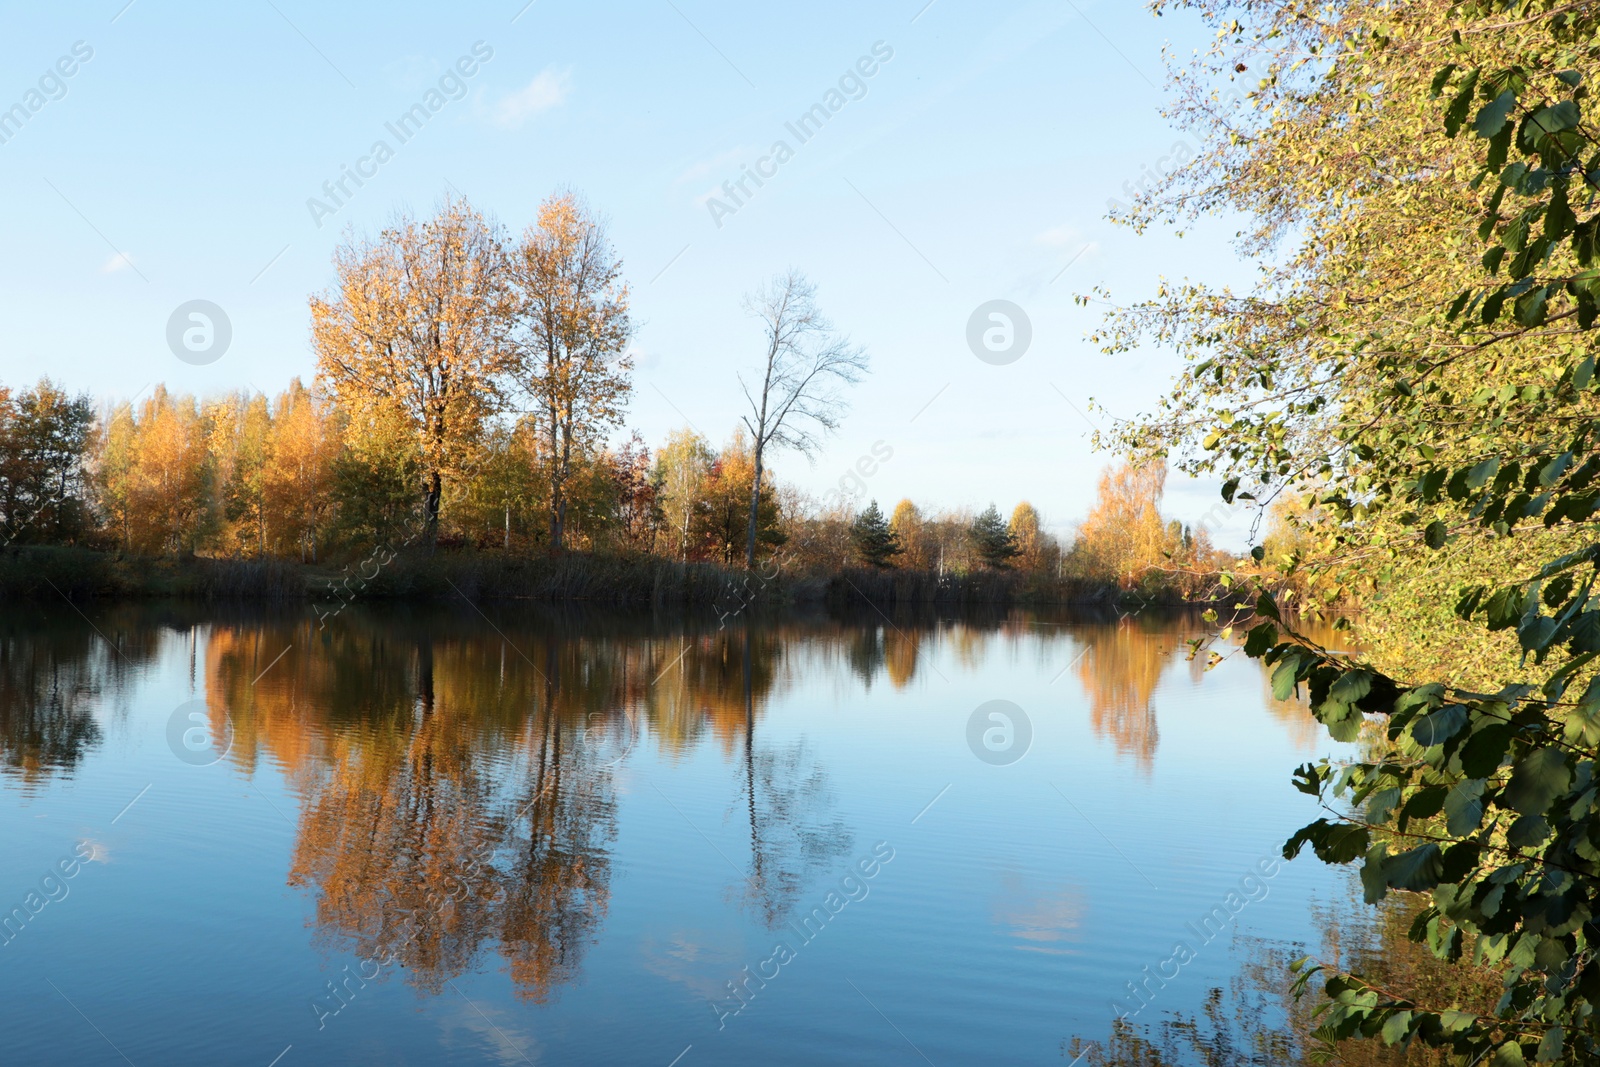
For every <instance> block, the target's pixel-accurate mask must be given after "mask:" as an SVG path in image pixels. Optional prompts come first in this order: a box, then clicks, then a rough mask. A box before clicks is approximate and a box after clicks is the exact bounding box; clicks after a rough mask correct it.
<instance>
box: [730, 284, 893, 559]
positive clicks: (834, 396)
mask: <svg viewBox="0 0 1600 1067" xmlns="http://www.w3.org/2000/svg"><path fill="white" fill-rule="evenodd" d="M745 309H746V310H747V311H748V312H749V313H750V314H752V315H753V316H755V317H756V318H758V319H760V320H761V325H762V328H763V331H764V332H765V335H766V355H765V356H764V358H763V359H762V361H761V364H760V368H759V371H758V378H756V379H754V381H755V384H754V385H753V386H752V383H751V382H747V381H745V378H744V375H740V376H739V385H740V386H741V387H742V388H743V389H744V395H745V400H746V401H747V402H748V403H749V405H750V413H749V414H747V415H745V416H743V422H744V425H745V428H746V429H747V430H749V431H750V438H751V444H752V448H753V451H754V456H755V477H754V478H753V479H752V481H751V484H750V517H749V528H748V532H747V536H746V540H745V566H746V567H754V566H755V564H756V535H757V518H758V513H759V510H760V506H761V479H762V476H763V474H764V473H765V470H766V466H765V464H766V459H767V454H768V451H769V450H770V449H785V448H787V449H792V450H793V451H796V452H799V453H800V454H801V455H803V456H805V457H806V458H807V459H811V460H814V459H815V458H816V454H817V452H818V451H819V450H820V449H821V447H822V439H823V438H824V437H825V436H826V435H828V434H830V433H832V432H833V431H835V430H836V429H838V427H839V421H840V420H841V419H842V418H843V417H844V414H845V412H846V411H847V410H848V404H847V403H846V401H845V398H844V387H845V386H847V385H854V384H855V383H857V382H859V381H860V380H861V379H862V378H863V377H864V376H865V375H866V373H867V353H866V349H864V348H862V347H861V346H859V345H853V344H851V343H850V339H849V338H848V337H845V336H842V335H839V334H837V333H835V332H834V328H833V323H832V322H830V321H829V320H828V319H827V318H826V317H825V316H824V315H823V314H822V312H821V311H820V310H819V309H818V308H817V303H816V287H815V286H814V285H812V284H811V282H809V281H807V280H806V277H805V275H803V274H801V273H800V272H799V271H797V270H795V269H794V268H792V267H791V268H790V269H789V270H788V271H786V272H784V273H783V274H779V275H778V276H776V277H775V278H773V279H772V280H771V281H770V282H768V283H767V284H766V285H765V286H763V287H762V288H761V289H759V290H757V291H756V292H755V293H753V294H751V295H750V296H748V297H746V298H745Z"/></svg>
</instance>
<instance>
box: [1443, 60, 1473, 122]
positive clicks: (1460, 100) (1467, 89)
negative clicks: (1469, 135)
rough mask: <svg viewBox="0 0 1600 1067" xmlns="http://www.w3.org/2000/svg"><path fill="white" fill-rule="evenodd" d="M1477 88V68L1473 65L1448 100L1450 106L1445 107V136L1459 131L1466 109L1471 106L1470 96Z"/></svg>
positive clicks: (1465, 115) (1465, 118) (1465, 116)
mask: <svg viewBox="0 0 1600 1067" xmlns="http://www.w3.org/2000/svg"><path fill="white" fill-rule="evenodd" d="M1477 89H1478V68H1477V67H1473V68H1472V69H1471V70H1469V71H1467V76H1466V77H1465V78H1463V79H1462V80H1461V88H1459V89H1457V90H1456V95H1455V97H1454V98H1453V99H1452V100H1451V101H1450V106H1449V107H1447V108H1446V109H1445V113H1444V132H1445V136H1447V137H1454V136H1455V135H1456V134H1458V133H1460V132H1461V124H1462V123H1464V122H1466V121H1467V110H1468V109H1469V108H1470V107H1471V106H1472V97H1473V94H1474V93H1476V92H1477Z"/></svg>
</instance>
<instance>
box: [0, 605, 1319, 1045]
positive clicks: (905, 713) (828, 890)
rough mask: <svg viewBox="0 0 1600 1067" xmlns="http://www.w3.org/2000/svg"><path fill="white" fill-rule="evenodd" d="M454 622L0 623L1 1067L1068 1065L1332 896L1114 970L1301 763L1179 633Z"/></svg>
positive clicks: (1178, 926)
mask: <svg viewBox="0 0 1600 1067" xmlns="http://www.w3.org/2000/svg"><path fill="white" fill-rule="evenodd" d="M486 610H487V614H480V613H479V612H477V611H476V610H475V609H473V608H471V607H469V606H466V605H460V606H458V607H455V608H431V609H417V608H396V607H386V608H383V609H382V610H372V609H363V608H356V607H352V608H350V609H348V610H347V611H345V612H344V613H343V614H341V615H340V616H338V617H337V618H334V619H332V620H330V621H329V623H328V625H327V626H326V627H325V628H319V627H318V625H317V623H316V620H315V618H314V617H313V616H310V615H308V614H301V613H290V612H286V613H282V614H271V613H261V612H253V611H252V612H246V611H229V610H208V609H203V608H197V607H193V606H163V605H117V606H111V605H98V606H89V607H86V608H85V612H86V617H83V616H80V615H78V614H77V613H76V612H74V611H73V610H72V609H71V608H70V607H68V606H65V605H56V606H48V605H46V606H27V607H21V608H13V609H11V610H10V611H9V612H8V614H7V616H6V618H5V619H4V620H3V622H0V818H3V820H4V822H3V825H4V826H5V827H6V832H5V841H6V847H5V848H4V849H3V850H0V909H3V910H4V912H6V913H8V916H9V917H6V925H5V928H4V933H3V934H0V942H3V944H0V993H3V998H0V1004H3V1005H4V1008H0V1013H3V1016H4V1018H5V1022H6V1023H7V1026H6V1031H7V1038H6V1045H7V1055H6V1057H5V1061H6V1062H19V1063H36V1062H41V1063H42V1062H64V1063H74V1064H98V1063H106V1064H120V1063H124V1062H132V1063H134V1064H138V1065H140V1067H143V1065H145V1064H169V1065H179V1064H191V1063H192V1064H216V1063H240V1064H261V1065H263V1067H264V1065H267V1064H269V1063H272V1062H273V1061H274V1057H278V1056H282V1059H281V1060H279V1061H278V1063H279V1064H281V1067H294V1065H296V1064H302V1063H304V1064H312V1063H344V1062H359V1063H367V1062H371V1063H380V1062H381V1063H394V1064H442V1063H503V1064H518V1063H534V1064H541V1063H550V1064H589V1063H594V1064H602V1063H640V1064H659V1065H661V1067H667V1065H669V1064H673V1063H677V1064H678V1065H680V1067H694V1065H697V1064H748V1063H757V1062H759V1063H764V1064H790V1063H793V1064H803V1063H804V1064H809V1063H817V1062H828V1063H845V1064H849V1063H859V1064H895V1063H905V1064H917V1063H927V1062H931V1063H934V1064H938V1065H940V1067H943V1065H945V1064H959V1063H980V1062H982V1063H990V1062H1005V1063H1048V1062H1057V1063H1066V1062H1070V1060H1071V1055H1064V1051H1065V1050H1067V1049H1068V1048H1069V1047H1072V1046H1071V1045H1070V1043H1071V1042H1072V1040H1073V1039H1074V1038H1080V1039H1082V1040H1087V1041H1091V1042H1103V1041H1104V1040H1105V1038H1106V1035H1107V1034H1108V1033H1109V1032H1110V1028H1111V1022H1112V1018H1113V1010H1114V1008H1113V1001H1114V1000H1115V999H1116V998H1118V997H1121V998H1122V1001H1123V1003H1124V1006H1126V1004H1127V1002H1128V993H1127V991H1126V988H1125V987H1126V986H1127V985H1128V984H1129V983H1136V982H1144V983H1145V985H1144V988H1145V990H1146V995H1147V998H1148V1000H1149V1004H1148V1007H1146V1008H1145V1009H1144V1010H1143V1011H1142V1012H1141V1014H1140V1016H1139V1017H1138V1018H1139V1020H1140V1021H1141V1022H1142V1021H1144V1020H1155V1019H1157V1018H1159V1017H1160V1016H1162V1014H1163V1013H1190V1014H1193V1013H1195V1012H1197V1011H1199V1010H1201V1009H1202V1008H1203V1006H1204V1004H1205V1002H1206V998H1207V995H1208V991H1209V990H1211V989H1212V988H1213V987H1227V986H1228V984H1229V983H1230V982H1233V981H1236V980H1237V979H1238V977H1239V975H1240V973H1241V967H1242V966H1243V964H1242V963H1241V959H1240V956H1239V953H1237V952H1236V951H1234V949H1233V947H1232V946H1233V945H1234V943H1235V942H1236V941H1237V939H1238V937H1240V936H1247V937H1253V938H1258V939H1268V940H1271V941H1272V942H1273V943H1285V944H1291V943H1304V942H1315V941H1316V940H1317V938H1318V937H1319V936H1320V935H1321V931H1320V929H1319V925H1318V920H1317V917H1316V913H1315V911H1314V909H1313V906H1312V902H1313V901H1314V900H1317V899H1321V900H1329V899H1342V898H1341V894H1345V895H1347V894H1348V889H1347V888H1346V887H1344V886H1342V885H1341V884H1340V883H1339V882H1338V881H1337V878H1336V876H1335V874H1334V873H1333V872H1329V871H1327V870H1325V869H1323V868H1320V867H1319V866H1316V865H1315V864H1313V863H1309V862H1305V861H1301V862H1296V863H1294V864H1287V865H1281V866H1280V867H1278V868H1277V869H1276V870H1275V871H1274V873H1273V874H1272V875H1271V876H1268V877H1266V878H1265V879H1264V880H1263V881H1262V882H1261V883H1260V887H1261V888H1260V891H1259V893H1255V892H1252V893H1251V894H1250V896H1249V899H1247V900H1246V901H1245V902H1244V904H1243V906H1241V907H1238V908H1235V909H1234V910H1233V911H1231V912H1230V911H1227V910H1226V906H1225V911H1224V914H1226V915H1227V917H1228V931H1227V933H1226V934H1224V935H1221V936H1218V937H1216V938H1215V939H1214V940H1211V941H1210V942H1209V943H1205V944H1199V945H1197V947H1198V951H1197V952H1196V953H1195V954H1194V958H1193V959H1192V960H1191V961H1187V962H1185V963H1184V964H1183V965H1182V967H1181V968H1179V971H1178V973H1177V974H1176V976H1175V977H1172V978H1170V979H1168V980H1162V981H1161V982H1160V983H1159V984H1151V983H1149V982H1147V981H1146V977H1145V976H1146V974H1147V972H1146V970H1145V968H1147V967H1152V968H1155V967H1159V965H1161V964H1162V962H1163V961H1165V960H1167V959H1169V958H1170V957H1171V955H1172V950H1173V944H1174V941H1175V940H1176V939H1179V938H1183V937H1187V936H1190V935H1188V934H1186V933H1185V931H1186V930H1189V929H1190V928H1191V924H1192V923H1194V922H1196V921H1197V920H1199V919H1200V918H1201V917H1202V916H1205V915H1207V914H1210V913H1212V912H1213V911H1214V909H1215V908H1216V907H1218V906H1219V905H1225V902H1226V901H1227V900H1228V899H1229V893H1230V892H1231V891H1234V890H1236V888H1237V886H1238V885H1239V883H1240V879H1241V877H1242V876H1243V875H1245V874H1247V873H1248V872H1249V871H1251V870H1252V869H1255V868H1256V865H1257V863H1258V861H1259V860H1261V859H1262V858H1263V857H1270V856H1273V855H1276V853H1277V850H1278V847H1279V845H1280V844H1281V842H1282V841H1283V839H1284V838H1285V837H1287V836H1288V834H1289V833H1290V832H1292V831H1293V830H1294V829H1295V828H1296V827H1298V826H1299V825H1301V824H1302V823H1304V822H1306V821H1308V820H1309V819H1310V818H1312V817H1314V813H1313V812H1312V810H1311V807H1310V805H1311V804H1312V801H1311V800H1310V798H1306V797H1302V796H1301V795H1300V794H1298V793H1296V792H1294V790H1293V789H1292V788H1290V786H1289V784H1288V780H1289V775H1290V772H1291V771H1292V769H1293V768H1294V766H1296V765H1297V764H1298V763H1301V762H1304V761H1306V760H1307V759H1311V758H1314V757H1315V756H1316V755H1317V753H1318V751H1319V747H1320V746H1322V745H1323V744H1324V742H1323V740H1322V739H1321V737H1320V735H1319V733H1318V732H1317V729H1316V726H1315V723H1314V722H1312V721H1311V720H1310V718H1309V716H1308V715H1307V714H1306V712H1305V710H1304V708H1303V707H1302V706H1300V705H1298V704H1296V703H1293V702H1289V703H1281V702H1275V701H1273V700H1272V698H1271V695H1270V693H1269V692H1268V691H1267V687H1266V686H1265V683H1264V680H1263V678H1262V675H1261V673H1260V669H1259V667H1258V666H1257V665H1256V664H1254V663H1252V662H1250V661H1247V660H1244V659H1243V657H1242V656H1237V655H1236V656H1234V657H1231V658H1230V659H1228V660H1227V661H1226V662H1224V663H1223V664H1222V665H1221V666H1220V667H1218V668H1217V669H1215V670H1213V671H1210V672H1205V671H1203V670H1201V669H1200V666H1199V664H1197V663H1194V662H1190V661H1189V660H1188V659H1187V651H1188V649H1187V647H1186V645H1185V642H1186V641H1187V640H1188V639H1189V638H1191V637H1193V636H1195V635H1196V634H1197V633H1198V632H1199V628H1198V624H1197V623H1196V622H1194V621H1193V620H1183V619H1170V618H1169V619H1158V618H1156V617H1153V616H1148V615H1147V616H1141V617H1136V618H1132V619H1123V620H1114V619H1095V618H1089V617H1073V616H1070V615H1032V614H1026V613H992V614H988V615H981V614H980V615H973V616H970V617H966V618H963V619H949V618H936V617H917V616H905V617H896V618H893V619H889V618H886V617H883V616H880V615H877V614H875V613H872V612H870V611H869V612H867V613H865V614H858V615H851V616H849V617H840V616H825V615H816V616H802V615H786V616H781V617H774V618H761V619H745V620H738V621H737V622H736V623H734V624H732V625H728V626H725V627H719V626H718V624H717V621H716V619H715V618H708V619H699V620H696V619H693V618H690V619H683V618H679V617H676V616H673V617H670V618H668V617H652V616H650V615H639V614H626V613H608V612H591V611H583V612H580V611H574V610H560V609H554V608H544V609H522V610H505V609H486ZM996 700H1003V701H1009V702H1011V703H1012V704H1014V705H1015V706H1016V707H1017V708H1020V709H1021V711H1022V713H1023V715H1024V716H1025V718H1026V723H1025V724H1023V725H1024V728H1022V729H1014V730H1012V731H1011V732H1010V733H1009V734H1008V735H1007V736H1009V737H1010V738H1011V739H1012V741H1013V742H1016V740H1017V739H1018V738H1022V737H1025V736H1028V735H1031V740H1029V741H1028V743H1027V747H1026V751H1025V753H1021V754H1020V758H1016V759H1014V760H1012V757H1013V756H1016V755H1017V754H1018V752H1017V751H1007V752H1004V753H1002V755H1003V757H1004V758H1003V759H999V760H996V759H994V758H990V759H987V760H986V759H980V758H979V755H978V754H977V753H975V751H974V749H973V748H972V747H971V744H970V743H969V738H970V737H972V736H973V731H972V729H971V728H970V725H971V723H970V721H971V719H972V717H973V715H974V713H975V711H976V710H977V709H978V708H979V706H980V705H984V704H986V703H988V702H990V701H996ZM1011 725H1012V726H1013V727H1015V726H1017V725H1018V724H1011ZM989 755H990V756H991V757H993V755H994V753H993V752H990V753H989ZM1008 761H1009V762H1008ZM69 870H70V872H71V873H67V872H68V871H69ZM675 1057H677V1059H675ZM1108 1062H1109V1061H1108Z"/></svg>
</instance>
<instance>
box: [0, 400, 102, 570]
mask: <svg viewBox="0 0 1600 1067" xmlns="http://www.w3.org/2000/svg"><path fill="white" fill-rule="evenodd" d="M93 426H94V412H93V408H92V407H91V405H90V402H89V398H88V397H87V396H76V397H74V396H68V395H67V393H66V392H64V391H63V390H62V389H61V388H59V387H58V386H56V385H55V384H53V383H52V382H51V381H50V379H48V378H42V379H40V380H39V383H38V384H37V385H36V386H34V387H33V388H32V389H28V390H24V391H23V392H21V393H17V394H14V395H13V394H12V393H11V392H10V391H9V390H4V389H0V542H6V543H10V542H16V541H68V540H72V539H73V538H75V537H76V536H78V535H79V534H81V533H82V532H83V531H84V530H85V528H86V526H87V521H86V520H87V517H88V509H87V506H86V504H85V501H84V499H83V497H84V483H83V463H84V457H85V454H86V452H87V450H88V446H89V440H90V434H91V432H92V429H93Z"/></svg>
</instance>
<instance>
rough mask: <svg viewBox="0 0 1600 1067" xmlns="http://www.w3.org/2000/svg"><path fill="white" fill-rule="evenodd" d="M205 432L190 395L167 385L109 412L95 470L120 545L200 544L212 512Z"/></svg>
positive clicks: (189, 547) (186, 547)
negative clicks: (176, 394) (181, 394)
mask: <svg viewBox="0 0 1600 1067" xmlns="http://www.w3.org/2000/svg"><path fill="white" fill-rule="evenodd" d="M208 436H209V435H208V433H207V428H206V425H205V420H204V419H203V418H202V416H201V413H200V408H199V405H198V404H197V403H196V402H195V400H194V398H193V397H190V396H184V397H174V396H172V395H171V394H170V393H168V392H167V390H166V387H165V386H157V387H156V388H155V390H154V391H153V392H152V393H151V395H150V396H149V398H147V399H145V400H143V401H141V402H140V404H139V405H138V407H137V408H134V407H132V406H130V405H123V406H122V407H120V408H119V409H118V410H117V411H116V412H115V413H114V414H113V415H112V417H111V419H110V420H109V421H108V422H107V424H106V427H105V429H104V430H103V431H102V433H101V435H100V438H99V440H98V441H97V442H96V460H95V470H94V476H95V482H96V488H97V490H98V491H99V496H100V500H101V505H102V507H103V508H104V510H105V511H106V513H107V514H108V515H109V516H110V517H111V518H112V520H113V523H114V524H115V525H118V526H120V527H121V531H122V535H123V536H122V539H123V544H124V547H125V548H127V549H128V550H130V551H134V552H141V553H146V554H151V555H154V554H160V553H166V552H172V553H177V554H180V555H181V554H186V553H192V552H194V551H195V549H196V548H197V547H198V546H199V544H200V542H201V539H202V537H203V536H204V535H205V534H207V533H208V532H209V529H210V525H211V522H212V520H213V518H214V514H215V513H214V508H213V505H212V500H213V497H212V485H213V478H214V467H213V463H212V456H211V450H210V447H209V445H210V442H209V439H208Z"/></svg>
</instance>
